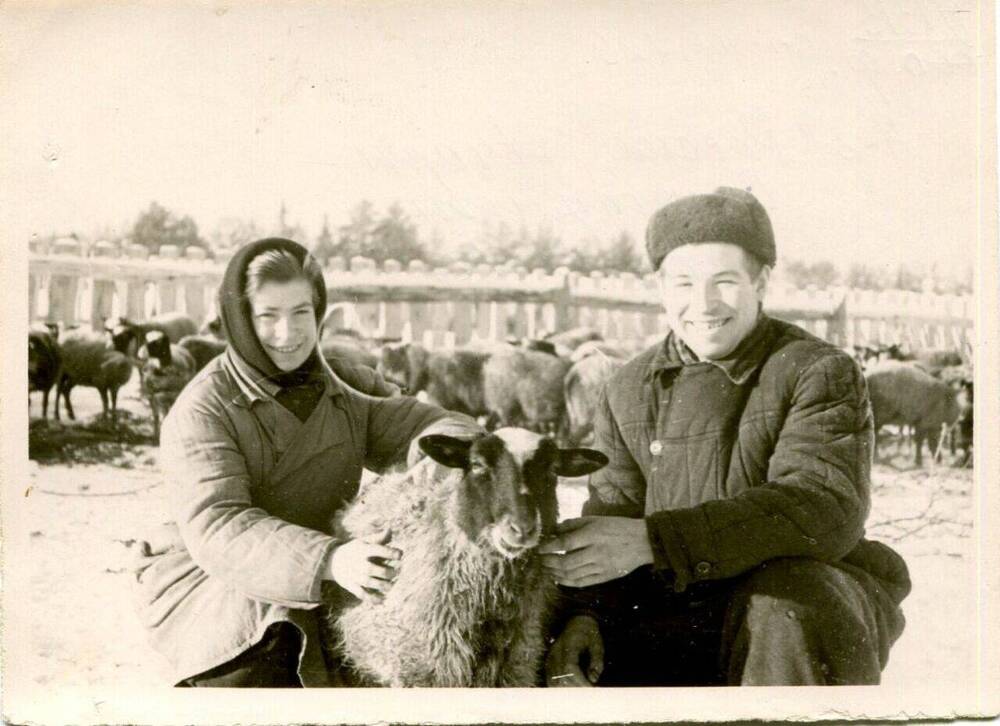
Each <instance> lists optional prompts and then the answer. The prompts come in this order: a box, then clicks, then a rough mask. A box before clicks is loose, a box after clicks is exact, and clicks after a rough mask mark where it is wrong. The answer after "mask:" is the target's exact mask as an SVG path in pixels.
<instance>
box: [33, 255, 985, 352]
mask: <svg viewBox="0 0 1000 726" xmlns="http://www.w3.org/2000/svg"><path fill="white" fill-rule="evenodd" d="M225 262H226V259H216V260H208V259H206V258H205V253H204V250H202V249H200V248H194V247H189V248H187V249H186V250H180V249H177V248H175V247H163V248H161V249H160V250H159V254H158V255H152V256H150V255H149V254H148V252H147V250H146V248H144V247H139V246H134V245H132V246H126V247H124V248H119V247H118V246H117V245H112V244H111V243H108V242H98V243H97V244H95V245H92V246H88V247H85V246H83V245H81V244H80V243H78V242H76V241H75V240H72V239H63V240H57V241H56V242H54V243H51V244H44V243H38V244H36V245H34V246H33V247H32V252H31V255H30V258H29V276H30V279H29V297H30V299H29V315H30V318H31V319H32V320H37V319H44V320H49V321H58V322H60V323H62V324H64V325H74V324H90V325H91V326H93V327H95V328H99V327H102V326H103V324H104V321H105V320H107V319H109V318H114V317H117V316H126V317H129V318H132V319H137V320H143V319H146V318H148V317H151V316H152V315H154V314H157V313H163V312H170V311H180V312H184V313H186V314H188V315H190V316H191V317H192V318H194V319H195V320H196V321H198V322H199V323H200V322H203V321H205V320H206V319H208V318H210V317H211V316H213V315H214V314H215V299H214V298H215V291H216V288H217V286H218V284H219V282H220V280H221V279H222V272H223V270H224V267H225ZM325 275H326V279H327V284H328V290H329V302H330V310H329V313H328V324H327V327H328V328H337V327H348V328H354V329H358V330H360V331H361V332H363V333H365V334H367V335H373V336H381V337H399V338H404V339H408V340H421V341H424V342H426V343H427V344H429V345H432V346H434V347H442V346H452V345H461V344H464V343H467V342H470V341H473V340H501V339H503V338H505V337H508V336H518V337H523V336H527V337H540V336H542V335H544V334H545V333H546V332H550V331H555V330H565V329H568V328H572V327H576V326H588V327H593V328H596V329H597V330H599V331H601V333H602V334H603V335H604V336H605V338H606V339H607V340H610V341H618V342H619V343H620V344H622V345H624V346H626V347H628V348H631V349H635V348H637V347H639V346H641V345H642V344H643V342H644V341H646V340H648V339H650V338H651V337H653V336H656V335H659V334H662V331H663V330H664V329H665V326H666V322H665V320H664V316H663V314H662V310H661V308H660V303H659V296H658V293H657V286H656V281H655V278H653V276H651V275H650V276H646V277H637V276H635V275H630V274H612V275H604V274H601V273H599V272H595V273H591V274H590V275H586V276H585V275H579V274H576V273H572V272H569V271H568V270H564V269H563V270H557V271H555V272H554V273H546V272H545V271H543V270H534V271H530V272H529V271H527V270H524V269H521V268H514V267H511V266H502V267H491V266H487V265H480V266H476V267H473V266H470V265H466V264H461V263H458V264H455V265H452V266H450V267H448V268H446V269H442V268H435V269H430V268H428V267H427V266H426V265H424V264H423V263H420V262H414V263H411V264H410V265H409V266H407V268H406V269H403V267H402V266H401V265H400V264H399V263H397V262H394V261H391V260H390V261H387V262H386V263H385V264H384V265H382V267H381V269H379V268H378V267H377V266H376V264H375V263H374V262H373V261H372V260H368V259H365V258H353V259H351V260H349V261H347V260H343V259H339V258H335V259H333V260H331V264H329V265H328V266H327V268H326V270H325ZM765 308H766V310H767V311H768V312H769V313H770V314H772V315H774V316H775V317H778V318H782V319H785V320H789V321H792V322H795V323H798V324H799V325H802V326H803V327H805V328H806V329H808V330H810V331H812V332H813V333H815V334H817V335H819V336H821V337H823V338H825V339H827V340H829V341H830V342H832V343H834V344H837V345H853V344H874V343H902V344H904V345H906V346H908V347H910V348H913V349H925V348H958V349H961V350H966V351H968V350H969V348H970V346H971V343H972V340H973V331H972V326H973V319H974V312H973V305H972V299H971V297H968V296H965V297H959V296H949V295H922V294H917V293H910V292H903V291H885V292H869V291H862V290H845V289H842V288H840V289H829V290H814V289H810V290H796V289H788V288H779V287H774V286H772V289H771V290H770V291H769V294H768V299H767V302H766V305H765Z"/></svg>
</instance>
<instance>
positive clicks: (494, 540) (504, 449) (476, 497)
mask: <svg viewBox="0 0 1000 726" xmlns="http://www.w3.org/2000/svg"><path fill="white" fill-rule="evenodd" d="M419 445H420V448H421V450H423V452H424V453H426V454H427V455H428V456H430V457H431V458H432V459H434V460H435V461H436V462H438V463H439V464H442V465H444V466H449V467H454V468H457V469H461V470H462V472H463V476H462V481H461V483H460V485H459V488H458V490H457V492H456V497H455V500H454V506H455V509H454V511H453V514H454V516H455V518H456V523H457V524H458V526H459V527H460V528H461V529H462V530H463V531H464V532H465V534H466V535H467V536H468V537H469V539H470V540H471V541H473V542H484V543H488V544H489V545H490V546H492V547H493V549H494V550H496V551H497V552H498V553H499V554H500V555H502V556H503V557H506V558H508V559H514V558H517V557H519V556H520V555H522V554H524V553H525V552H528V551H529V550H531V549H532V548H534V547H535V546H536V545H537V544H538V543H539V541H540V540H541V538H542V537H543V536H544V535H550V534H553V533H554V532H555V527H556V522H557V521H558V518H559V505H558V501H557V499H556V484H557V481H558V480H557V477H559V476H583V475H585V474H590V473H591V472H594V471H597V470H598V469H600V468H601V467H602V466H604V465H605V464H607V463H608V459H607V457H606V456H605V455H604V454H602V453H601V452H599V451H595V450H593V449H560V448H559V447H558V446H557V445H556V443H555V442H554V441H553V440H552V439H551V438H549V437H547V436H542V435H541V434H537V433H535V432H533V431H527V430H525V429H520V428H502V429H498V430H496V431H494V432H493V433H490V434H483V435H481V436H479V437H477V438H475V439H459V438H455V437H452V436H444V435H438V434H435V435H430V436H424V437H423V438H421V439H420V442H419Z"/></svg>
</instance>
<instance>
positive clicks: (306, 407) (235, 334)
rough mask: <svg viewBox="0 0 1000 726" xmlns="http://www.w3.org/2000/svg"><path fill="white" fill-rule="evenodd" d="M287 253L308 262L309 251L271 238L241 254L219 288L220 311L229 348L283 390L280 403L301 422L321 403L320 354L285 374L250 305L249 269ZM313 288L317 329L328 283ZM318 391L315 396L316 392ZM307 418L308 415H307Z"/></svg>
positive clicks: (316, 282) (320, 282) (231, 262)
mask: <svg viewBox="0 0 1000 726" xmlns="http://www.w3.org/2000/svg"><path fill="white" fill-rule="evenodd" d="M270 250H284V251H287V252H289V253H291V254H292V255H293V256H294V257H295V259H297V260H298V261H299V262H302V261H303V260H305V257H306V255H307V254H308V251H307V250H306V248H305V247H303V246H302V245H300V244H299V243H298V242H293V241H292V240H290V239H283V238H281V237H268V238H267V239H261V240H257V241H256V242H251V243H250V244H248V245H246V246H244V247H242V248H240V249H239V250H237V252H236V254H234V255H233V257H232V258H231V259H230V260H229V264H228V265H227V266H226V271H225V273H224V274H223V276H222V284H221V285H220V286H219V294H218V305H217V307H218V309H219V319H220V320H221V321H222V331H223V333H224V334H225V336H226V340H227V341H229V345H230V346H232V348H233V350H235V351H236V353H237V354H238V355H239V356H240V358H242V359H243V361H245V362H246V363H247V364H248V365H249V366H250V367H251V368H253V369H254V371H256V372H257V373H258V374H259V375H260V379H262V380H269V381H272V382H274V383H276V384H277V385H279V386H281V391H280V392H279V393H278V394H277V395H276V396H275V398H277V399H278V401H279V402H280V403H281V404H282V405H284V406H285V407H286V408H288V409H289V410H290V411H292V413H294V414H295V415H296V416H298V417H299V418H300V419H302V420H305V419H306V418H308V414H309V413H310V412H311V411H312V409H313V408H314V407H315V404H316V401H317V400H318V399H319V394H320V393H321V388H318V387H317V385H316V384H317V383H322V377H321V376H319V375H318V374H319V372H320V371H321V370H322V366H321V365H320V361H319V354H318V353H317V351H315V350H314V351H313V352H312V353H310V355H309V357H308V358H306V360H305V361H304V362H303V363H302V365H300V366H299V367H298V368H296V369H295V370H293V371H282V370H281V369H280V368H278V366H276V365H275V364H274V361H272V360H271V356H269V355H268V354H267V351H266V350H264V346H263V345H262V344H261V342H260V339H259V338H258V337H257V333H256V331H255V330H254V327H253V315H252V312H251V308H250V301H249V300H248V299H247V297H246V284H247V268H248V267H249V266H250V263H251V261H253V259H254V258H255V257H257V256H258V255H260V254H261V253H263V252H268V251H270ZM310 282H311V283H312V285H313V290H314V295H313V297H314V299H315V313H316V325H317V327H318V326H319V325H320V323H321V322H322V320H323V315H324V312H325V311H326V282H325V281H324V280H323V279H322V277H320V278H319V279H314V280H311V281H310ZM313 389H316V390H315V393H314V392H313ZM303 414H304V415H303Z"/></svg>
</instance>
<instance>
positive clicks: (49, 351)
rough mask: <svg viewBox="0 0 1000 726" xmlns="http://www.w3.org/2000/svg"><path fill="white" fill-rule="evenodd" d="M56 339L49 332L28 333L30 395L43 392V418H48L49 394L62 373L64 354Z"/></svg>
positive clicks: (35, 331) (36, 331) (34, 331)
mask: <svg viewBox="0 0 1000 726" xmlns="http://www.w3.org/2000/svg"><path fill="white" fill-rule="evenodd" d="M56 337H57V336H56V335H53V334H52V333H51V332H49V331H44V332H43V331H40V330H29V331H28V393H31V392H33V391H41V393H42V418H48V415H49V392H50V391H51V390H52V387H53V386H54V385H55V384H56V383H58V381H59V376H60V375H61V373H62V353H60V350H59V343H58V342H57V340H56ZM29 400H30V397H29Z"/></svg>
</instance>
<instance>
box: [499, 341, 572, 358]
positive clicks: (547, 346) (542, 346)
mask: <svg viewBox="0 0 1000 726" xmlns="http://www.w3.org/2000/svg"><path fill="white" fill-rule="evenodd" d="M507 344H508V345H512V346H514V347H515V348H524V349H525V350H534V351H538V352H539V353H547V354H548V355H563V356H565V354H566V349H565V348H563V349H561V350H560V349H559V347H558V346H557V345H556V344H555V343H553V342H552V341H551V340H539V339H538V338H518V337H516V336H508V338H507Z"/></svg>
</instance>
